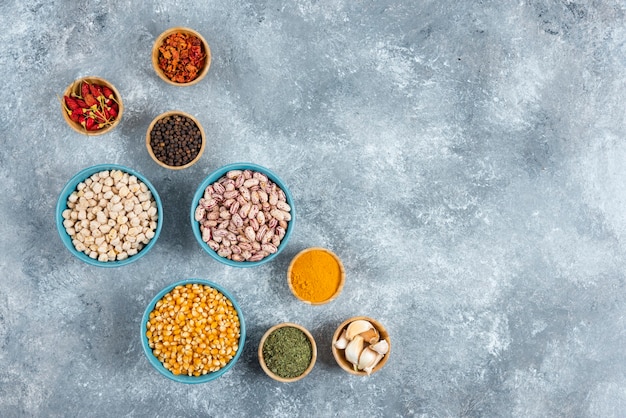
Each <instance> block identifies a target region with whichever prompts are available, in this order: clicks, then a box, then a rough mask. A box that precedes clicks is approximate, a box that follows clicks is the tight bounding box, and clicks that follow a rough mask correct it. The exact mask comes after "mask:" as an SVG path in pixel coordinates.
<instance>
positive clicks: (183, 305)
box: [141, 279, 246, 383]
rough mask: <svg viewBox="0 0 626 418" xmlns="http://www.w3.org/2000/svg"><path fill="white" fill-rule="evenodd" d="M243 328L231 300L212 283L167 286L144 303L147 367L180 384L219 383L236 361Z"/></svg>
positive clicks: (186, 282)
mask: <svg viewBox="0 0 626 418" xmlns="http://www.w3.org/2000/svg"><path fill="white" fill-rule="evenodd" d="M245 340H246V325H245V322H244V318H243V315H242V312H241V309H240V307H239V305H238V304H237V302H236V301H235V299H234V298H233V297H232V296H231V295H230V293H228V292H227V291H226V289H224V288H223V287H221V286H219V285H218V284H216V283H213V282H210V281H208V280H203V279H186V280H181V281H178V282H175V283H172V284H170V285H169V286H167V287H165V288H164V289H163V290H161V291H160V292H159V293H158V294H157V295H156V296H155V297H154V298H153V299H152V301H151V302H150V303H149V304H148V306H147V307H146V310H145V312H144V314H143V318H142V320H141V344H142V347H143V351H144V353H145V355H146V357H147V358H148V361H149V362H150V364H151V365H152V366H153V367H154V368H155V369H156V370H157V371H158V372H159V373H160V374H161V375H163V376H165V377H167V378H169V379H171V380H174V381H176V382H180V383H205V382H209V381H211V380H214V379H217V378H218V377H220V376H222V375H223V374H224V373H226V372H227V371H228V370H230V369H231V368H232V367H233V366H234V364H235V363H236V362H237V360H238V359H239V357H240V356H241V353H242V352H243V347H244V343H245Z"/></svg>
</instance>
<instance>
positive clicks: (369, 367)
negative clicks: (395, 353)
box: [363, 353, 384, 376]
mask: <svg viewBox="0 0 626 418" xmlns="http://www.w3.org/2000/svg"><path fill="white" fill-rule="evenodd" d="M383 357H384V354H380V353H378V355H376V359H375V360H374V362H373V363H372V364H370V365H369V366H368V367H365V368H364V369H363V371H364V372H365V373H367V375H368V376H369V375H370V374H372V371H374V367H376V365H377V364H378V363H380V361H381V360H382V358H383Z"/></svg>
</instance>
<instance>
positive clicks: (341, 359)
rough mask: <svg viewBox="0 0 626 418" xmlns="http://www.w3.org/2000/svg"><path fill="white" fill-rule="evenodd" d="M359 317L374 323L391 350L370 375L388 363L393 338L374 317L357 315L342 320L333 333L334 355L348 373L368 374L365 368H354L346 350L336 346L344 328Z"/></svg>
mask: <svg viewBox="0 0 626 418" xmlns="http://www.w3.org/2000/svg"><path fill="white" fill-rule="evenodd" d="M357 319H364V320H366V321H369V322H370V323H371V324H372V325H374V328H376V329H377V330H378V333H379V334H380V339H381V340H387V343H388V344H389V351H387V354H385V355H384V357H383V358H382V359H381V360H380V362H379V363H378V364H377V365H376V366H375V367H374V369H372V372H371V373H370V375H372V374H374V373H376V372H377V371H379V370H380V369H382V368H383V366H384V365H385V363H387V360H388V359H389V354H390V353H391V340H390V339H389V333H388V332H387V330H386V329H385V327H384V326H383V325H382V324H381V323H380V322H378V321H377V320H375V319H373V318H369V317H367V316H355V317H353V318H350V319H347V320H345V321H344V322H342V323H341V325H339V326H338V327H337V330H336V331H335V334H334V335H333V340H332V342H331V346H332V351H333V357H335V361H336V362H337V364H338V365H339V367H341V368H342V369H344V370H345V371H347V372H348V373H350V374H353V375H356V376H367V373H366V372H364V371H363V370H354V367H353V365H352V363H350V362H349V361H348V360H346V356H345V354H344V350H340V349H338V348H337V347H335V342H336V341H337V340H338V339H339V337H340V336H341V333H342V332H343V330H344V329H345V328H346V327H347V326H348V324H350V323H351V322H353V321H356V320H357Z"/></svg>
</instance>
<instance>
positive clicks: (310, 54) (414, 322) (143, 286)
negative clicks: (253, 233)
mask: <svg viewBox="0 0 626 418" xmlns="http://www.w3.org/2000/svg"><path fill="white" fill-rule="evenodd" d="M625 16H626V4H625V3H624V2H623V1H614V0H606V1H580V2H573V1H569V0H561V1H557V0H521V1H519V0H518V1H509V0H505V1H451V0H424V1H404V0H381V1H365V0H363V1H359V0H350V1H348V0H334V1H313V0H306V1H305V0H294V1H289V2H281V1H273V0H254V1H252V0H248V1H242V0H234V1H233V0H209V1H198V0H197V1H182V0H177V1H175V0H157V1H150V2H143V1H139V0H99V1H94V0H92V1H86V0H72V1H69V0H68V1H61V0H3V1H2V2H1V3H0V26H1V27H2V28H3V30H2V32H1V33H0V66H1V68H2V73H3V75H2V80H3V89H2V95H1V100H0V127H1V128H2V135H1V141H2V147H1V149H0V177H1V179H2V181H1V182H0V192H1V198H0V235H1V236H2V240H1V241H0V270H1V271H2V275H1V276H0V277H1V278H0V416H2V417H22V416H37V417H39V416H41V417H74V416H77V417H78V416H80V417H84V416H97V417H143V416H158V417H173V416H177V417H182V416H216V417H222V416H224V417H226V416H264V417H274V416H275V417H291V416H302V417H305V416H322V417H333V416H336V417H348V416H355V415H358V416H370V417H400V416H409V417H410V416H415V417H496V416H497V417H623V416H626V358H625V356H626V355H625V351H624V347H625V346H626V319H625V318H626V316H625V315H626V295H625V293H626V277H625V267H626V265H625V264H626V259H625V256H626V211H625V210H624V205H625V203H626V183H625V181H626V164H625V163H624V161H625V160H626V142H625V140H626V125H625V122H626V112H625V108H624V97H626V81H625V80H626V78H625V76H626V70H625V65H626V43H625V42H626V26H625V23H626V19H625ZM172 26H188V27H192V28H195V29H197V30H199V31H200V32H201V33H202V35H203V36H204V37H205V38H206V39H207V40H208V42H209V43H210V45H211V48H212V53H213V62H212V65H211V70H210V72H209V74H208V76H207V77H206V78H205V79H204V80H203V81H202V82H201V83H200V84H198V85H196V86H193V87H187V88H180V87H171V86H168V85H166V84H165V83H164V82H162V81H161V80H160V79H159V78H158V77H157V76H156V74H155V73H154V71H153V70H152V67H151V63H150V51H151V48H152V44H153V41H154V40H155V38H156V37H157V36H158V35H159V34H160V33H161V31H163V30H165V29H167V28H169V27H172ZM86 75H95V76H100V77H103V78H106V79H108V80H110V81H112V82H113V83H114V84H115V86H116V87H117V88H118V90H119V91H120V93H121V95H122V97H123V100H124V103H125V106H126V111H125V114H124V116H123V119H122V121H121V124H120V125H119V126H118V127H117V128H116V130H115V131H114V132H112V133H110V134H107V135H105V136H100V137H93V138H89V137H86V136H82V135H79V134H77V133H74V132H73V131H72V130H70V129H69V128H68V127H67V126H66V125H65V123H64V121H63V119H62V115H61V111H60V106H59V102H58V96H59V95H61V94H62V92H63V90H64V89H65V87H66V86H67V85H69V84H70V83H71V82H72V81H73V80H74V79H76V78H78V77H81V76H86ZM171 109H180V110H184V111H186V112H189V113H191V114H193V115H195V116H196V117H197V118H198V119H199V120H200V122H201V123H202V124H203V126H204V128H205V130H206V132H207V134H208V138H209V145H208V147H207V150H206V152H205V153H204V155H203V157H202V159H201V160H200V162H199V163H198V164H197V165H195V166H194V167H192V168H190V169H187V170H185V171H183V172H172V171H167V170H165V169H162V168H160V167H159V166H157V165H156V164H155V163H154V162H153V161H152V160H151V159H150V157H149V155H148V153H147V151H146V149H145V147H144V135H145V131H146V129H147V126H148V124H149V123H150V121H151V120H152V119H153V118H154V117H155V116H156V115H158V114H159V113H161V112H164V111H167V110H171ZM236 161H250V162H254V163H258V164H261V165H264V166H266V167H268V168H270V169H272V170H274V171H275V172H276V173H278V175H279V176H280V177H281V178H282V179H283V180H284V181H285V182H286V183H287V184H288V186H289V188H290V190H291V192H292V193H293V195H294V198H295V201H296V205H297V209H298V215H299V219H298V223H297V225H296V226H295V230H294V234H293V236H292V239H291V241H290V242H289V244H288V246H287V248H286V249H285V251H284V252H283V253H282V254H281V256H280V257H279V258H277V259H276V260H274V261H273V262H272V263H270V264H267V265H264V266H262V267H258V268H254V269H234V268H230V267H226V266H223V265H221V264H219V263H217V262H215V261H213V260H212V259H211V258H209V256H208V255H206V254H205V253H203V252H202V250H201V249H200V247H199V245H197V243H196V242H195V240H194V238H193V235H192V232H191V230H190V226H189V221H188V211H189V207H190V204H191V197H192V195H193V193H194V191H195V189H196V187H197V186H198V184H199V183H200V182H201V181H202V179H203V178H204V177H205V176H206V175H207V174H208V173H209V172H211V171H212V170H214V169H216V168H218V167H220V166H222V165H224V164H227V163H231V162H236ZM100 163H119V164H123V165H126V166H129V167H132V168H134V169H136V170H139V171H140V172H142V173H143V174H145V175H146V176H147V177H148V178H149V179H150V180H151V182H152V183H153V184H154V185H155V186H156V187H157V189H158V191H159V193H160V195H161V197H162V199H163V205H164V211H165V213H164V222H165V223H164V227H163V231H162V234H161V237H160V238H159V240H158V242H157V243H156V245H155V247H154V248H153V249H152V251H151V252H150V253H149V254H148V255H147V256H145V257H144V258H142V259H141V260H139V261H138V262H136V263H133V264H131V265H129V266H126V267H123V268H119V269H100V268H95V267H91V266H89V265H86V264H85V263H82V262H80V261H79V260H77V259H75V258H74V257H73V256H71V254H70V253H69V252H68V251H67V250H66V249H65V248H64V247H63V246H62V244H61V241H60V239H59V237H58V235H57V231H56V229H55V225H54V206H55V204H56V200H57V196H58V194H59V192H60V190H61V188H62V187H63V186H64V184H65V183H66V181H67V180H69V178H70V177H71V176H72V175H73V174H75V173H76V172H77V171H79V170H80V169H82V168H84V167H87V166H90V165H94V164H100ZM310 246H325V247H327V248H330V249H332V250H333V251H335V252H336V253H337V254H339V255H340V257H341V258H342V259H343V262H344V264H345V267H346V270H347V283H346V286H345V288H344V291H343V293H342V294H341V296H340V297H339V298H338V299H337V300H336V301H334V302H332V303H331V304H329V305H326V306H315V307H312V306H307V305H305V304H302V303H300V302H298V301H297V300H296V299H295V298H294V297H293V296H292V295H291V293H290V292H289V288H288V286H287V283H286V279H285V275H286V270H287V266H288V264H289V261H290V260H291V258H292V257H293V255H295V254H296V253H297V252H298V251H300V250H302V249H304V248H306V247H310ZM189 277H202V278H206V279H210V280H213V281H215V282H218V283H220V284H221V285H223V286H224V287H226V288H227V289H229V290H230V291H231V293H233V294H234V295H235V297H236V298H237V299H238V301H239V303H240V304H241V305H242V307H243V310H244V315H245V318H246V321H247V325H248V338H247V341H246V345H245V348H244V352H243V355H242V357H241V359H240V360H239V362H238V363H237V364H236V365H235V367H234V368H233V369H232V370H231V371H229V372H228V373H227V374H226V375H224V376H223V377H222V378H220V379H218V380H216V381H214V382H211V383H208V384H204V385H183V384H177V383H175V382H171V381H169V380H167V379H165V378H163V377H161V376H160V375H158V374H157V373H156V372H155V371H154V370H153V369H152V368H151V366H150V365H149V363H148V361H147V360H146V358H145V357H144V354H143V352H142V350H141V345H140V340H139V322H140V318H141V315H142V313H143V310H144V309H145V306H146V305H147V303H148V302H149V301H150V299H151V298H152V297H153V296H154V295H155V294H156V293H157V292H158V291H159V290H160V289H161V288H163V287H164V286H165V285H167V284H169V283H171V282H173V281H176V280H179V279H184V278H189ZM354 315H369V316H373V317H375V318H377V319H378V320H380V321H381V322H382V323H383V324H385V325H386V327H387V328H388V331H389V332H390V334H391V339H392V353H391V357H390V359H389V362H388V363H387V365H386V367H385V368H384V369H383V370H382V371H381V372H380V373H378V374H375V375H373V376H371V377H370V378H357V377H353V376H348V375H347V374H346V373H344V372H343V371H342V370H341V369H340V368H339V367H338V366H337V365H336V364H335V362H334V359H333V357H332V354H331V351H330V339H331V336H332V333H333V331H334V329H335V327H336V326H337V325H338V324H339V323H340V322H342V321H343V320H344V319H346V318H348V317H350V316H354ZM283 321H292V322H297V323H300V324H302V325H303V326H305V327H307V328H308V329H309V330H311V332H312V333H313V335H314V336H315V338H316V339H317V342H318V346H319V358H318V362H317V364H316V366H315V368H314V370H313V371H312V373H311V374H310V375H309V376H308V377H307V378H305V379H304V380H302V381H300V382H298V383H294V384H288V385H285V384H278V383H276V382H274V381H272V380H270V379H269V378H268V377H267V376H265V374H264V373H263V371H262V370H261V368H260V366H259V364H258V361H257V358H256V350H257V347H258V342H259V340H260V338H261V336H262V335H263V333H264V332H265V331H266V330H267V329H268V328H269V327H270V326H272V325H274V324H276V323H278V322H283Z"/></svg>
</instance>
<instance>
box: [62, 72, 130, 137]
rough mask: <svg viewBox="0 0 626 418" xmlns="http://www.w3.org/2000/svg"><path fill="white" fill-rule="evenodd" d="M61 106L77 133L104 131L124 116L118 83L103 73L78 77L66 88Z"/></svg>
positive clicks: (97, 133) (99, 133)
mask: <svg viewBox="0 0 626 418" xmlns="http://www.w3.org/2000/svg"><path fill="white" fill-rule="evenodd" d="M61 108H62V111H63V119H65V122H67V124H68V125H69V126H70V128H72V129H73V130H75V131H76V132H78V133H81V134H85V135H89V136H95V135H102V134H105V133H107V132H109V131H111V130H112V129H113V128H115V127H116V126H117V124H119V123H120V120H121V119H122V113H123V112H124V103H123V102H122V96H120V93H119V92H118V91H117V89H116V88H115V86H114V85H113V84H111V83H110V82H109V81H107V80H105V79H103V78H100V77H83V78H79V79H78V80H75V81H74V82H73V83H72V84H70V85H69V86H68V87H67V88H66V89H65V91H64V92H63V97H62V98H61Z"/></svg>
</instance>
